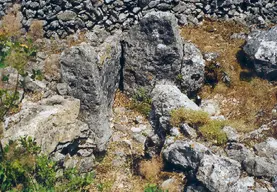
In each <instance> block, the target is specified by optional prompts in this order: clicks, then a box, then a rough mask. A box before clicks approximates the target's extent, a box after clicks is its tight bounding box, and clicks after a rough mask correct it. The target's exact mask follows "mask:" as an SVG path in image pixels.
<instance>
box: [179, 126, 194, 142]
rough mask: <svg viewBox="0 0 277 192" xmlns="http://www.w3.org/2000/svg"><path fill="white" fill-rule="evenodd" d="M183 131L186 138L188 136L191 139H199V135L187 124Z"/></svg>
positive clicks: (182, 127)
mask: <svg viewBox="0 0 277 192" xmlns="http://www.w3.org/2000/svg"><path fill="white" fill-rule="evenodd" d="M181 131H182V132H183V133H184V135H185V136H187V137H189V138H191V139H195V138H196V137H197V133H196V131H195V129H193V128H192V127H190V126H189V125H188V124H186V123H184V124H182V125H181Z"/></svg>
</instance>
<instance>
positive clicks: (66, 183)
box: [0, 137, 94, 192]
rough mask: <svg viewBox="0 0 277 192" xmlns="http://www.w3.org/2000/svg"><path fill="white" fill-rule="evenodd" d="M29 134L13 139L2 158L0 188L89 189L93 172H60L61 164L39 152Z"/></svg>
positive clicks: (0, 189)
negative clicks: (83, 173) (15, 140)
mask: <svg viewBox="0 0 277 192" xmlns="http://www.w3.org/2000/svg"><path fill="white" fill-rule="evenodd" d="M40 153H41V151H40V147H38V146H37V145H36V143H35V141H34V140H33V139H31V138H30V137H24V138H21V139H20V140H19V141H18V142H10V143H9V145H7V146H6V147H5V148H4V150H3V154H2V157H1V162H0V183H1V186H0V191H28V192H29V191H42V192H43V191H45V192H46V191H47V192H49V191H61V192H62V191H72V192H75V191H86V188H85V187H86V186H88V185H89V184H91V183H92V182H93V177H94V175H93V173H88V174H85V175H80V174H79V173H78V171H77V170H76V169H65V170H64V173H63V174H62V175H59V174H57V171H58V170H60V167H59V165H58V164H57V163H56V162H54V161H52V160H50V159H49V158H48V157H47V156H45V155H41V154H40Z"/></svg>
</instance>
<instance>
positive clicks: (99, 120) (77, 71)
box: [61, 33, 121, 151]
mask: <svg viewBox="0 0 277 192" xmlns="http://www.w3.org/2000/svg"><path fill="white" fill-rule="evenodd" d="M120 58H121V45H120V35H119V33H116V34H114V35H113V36H109V37H108V38H106V39H105V42H104V43H102V44H100V45H97V46H92V45H90V44H88V43H82V44H80V45H78V46H74V47H72V48H70V49H67V50H66V51H64V52H63V53H62V56H61V72H62V80H63V82H64V83H67V84H68V86H69V89H68V92H69V95H71V96H73V97H75V98H78V99H80V101H81V114H80V118H82V119H83V120H84V121H85V122H87V123H88V125H89V137H90V139H91V140H92V142H93V143H94V144H95V145H96V150H98V151H103V150H105V148H106V144H107V142H108V141H109V138H110V136H111V129H110V126H109V118H110V114H111V107H112V104H113V100H114V94H115V91H116V89H117V87H118V86H117V84H118V82H119V76H120V75H119V71H120V67H121V66H120Z"/></svg>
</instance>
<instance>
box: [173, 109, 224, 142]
mask: <svg viewBox="0 0 277 192" xmlns="http://www.w3.org/2000/svg"><path fill="white" fill-rule="evenodd" d="M170 115H171V118H170V123H171V125H172V126H175V127H180V125H181V124H182V123H188V124H189V125H190V126H192V127H194V128H195V129H198V131H199V133H200V134H201V136H203V138H204V139H206V140H208V141H211V142H213V143H214V144H217V145H223V144H225V143H226V142H227V136H226V134H225V133H224V132H223V131H222V128H223V127H224V126H225V125H226V124H227V121H220V120H213V119H211V118H210V117H209V114H208V113H206V112H204V111H202V110H199V111H195V110H190V109H185V108H179V109H175V110H172V111H171V114H170Z"/></svg>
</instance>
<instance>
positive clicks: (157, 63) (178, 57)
mask: <svg viewBox="0 0 277 192" xmlns="http://www.w3.org/2000/svg"><path fill="white" fill-rule="evenodd" d="M123 42H124V43H123V47H124V59H125V60H124V64H125V68H124V89H125V90H127V91H129V92H133V91H134V90H136V89H138V88H139V87H141V86H143V87H145V88H146V89H149V90H151V89H152V88H153V86H154V85H155V83H156V82H157V81H159V80H162V79H166V80H170V81H172V82H174V81H176V80H177V79H178V80H179V81H181V82H180V83H181V86H182V87H184V88H185V89H186V90H185V91H194V90H196V89H198V88H199V87H201V85H202V83H203V76H204V60H203V57H202V55H201V53H200V51H199V50H198V49H197V48H196V47H195V46H194V45H193V44H191V43H188V42H184V41H183V40H182V38H181V36H180V33H179V30H178V25H177V21H176V18H175V16H174V15H173V14H171V13H169V12H149V13H147V14H146V15H145V16H144V17H143V18H142V19H141V21H140V22H139V24H138V25H136V26H134V27H133V28H132V29H131V30H130V31H129V32H128V34H127V35H126V37H125V38H124V41H123Z"/></svg>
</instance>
